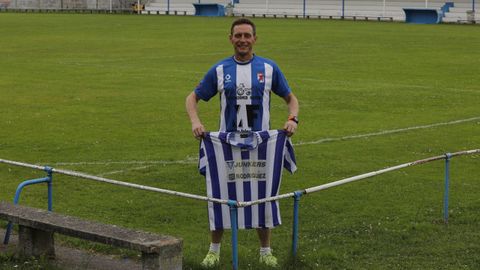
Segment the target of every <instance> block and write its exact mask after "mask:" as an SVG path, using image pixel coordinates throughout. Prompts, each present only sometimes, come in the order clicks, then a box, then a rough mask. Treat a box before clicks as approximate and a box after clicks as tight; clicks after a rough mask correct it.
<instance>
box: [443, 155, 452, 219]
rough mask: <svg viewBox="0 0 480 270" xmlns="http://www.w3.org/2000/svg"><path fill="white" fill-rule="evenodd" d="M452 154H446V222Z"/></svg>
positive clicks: (444, 212)
mask: <svg viewBox="0 0 480 270" xmlns="http://www.w3.org/2000/svg"><path fill="white" fill-rule="evenodd" d="M451 157H452V154H450V153H446V154H445V193H444V196H443V220H444V222H445V224H447V223H448V191H449V185H450V183H449V182H450V158H451Z"/></svg>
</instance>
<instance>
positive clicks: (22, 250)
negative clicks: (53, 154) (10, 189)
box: [0, 202, 182, 270]
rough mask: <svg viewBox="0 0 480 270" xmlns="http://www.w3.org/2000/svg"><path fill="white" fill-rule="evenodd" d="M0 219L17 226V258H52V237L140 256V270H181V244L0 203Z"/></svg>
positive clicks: (164, 237) (177, 241) (171, 240)
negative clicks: (99, 245)
mask: <svg viewBox="0 0 480 270" xmlns="http://www.w3.org/2000/svg"><path fill="white" fill-rule="evenodd" d="M0 219H5V220H8V221H11V222H13V223H15V224H18V225H19V240H18V253H19V255H21V256H27V257H30V256H46V257H48V258H54V257H55V250H54V240H53V233H60V234H64V235H67V236H72V237H76V238H81V239H85V240H89V241H94V242H99V243H103V244H107V245H112V246H116V247H121V248H127V249H132V250H136V251H140V252H141V253H142V269H149V270H150V269H179V270H180V269H182V240H181V239H178V238H174V237H172V236H165V235H156V234H153V233H148V232H142V231H135V230H130V229H125V228H121V227H117V226H115V225H108V224H101V223H97V222H92V221H86V220H82V219H79V218H76V217H71V216H66V215H62V214H58V213H54V212H48V211H45V210H41V209H36V208H30V207H25V206H19V205H14V204H11V203H6V202H0Z"/></svg>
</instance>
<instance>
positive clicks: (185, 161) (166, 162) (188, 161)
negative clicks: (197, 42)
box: [54, 116, 480, 174]
mask: <svg viewBox="0 0 480 270" xmlns="http://www.w3.org/2000/svg"><path fill="white" fill-rule="evenodd" d="M476 120H480V116H478V117H472V118H466V119H459V120H454V121H450V122H441V123H435V124H430V125H423V126H413V127H407V128H400V129H391V130H382V131H379V132H372V133H365V134H357V135H349V136H343V137H334V138H324V139H320V140H315V141H310V142H298V143H295V144H294V145H295V146H302V145H310V144H321V143H326V142H335V141H345V140H352V139H359V138H368V137H373V136H381V135H386V134H394V133H401V132H406V131H410V130H417V129H428V128H433V127H440V126H448V125H455V124H461V123H466V122H472V121H476ZM197 162H198V158H195V157H190V156H188V157H187V158H186V159H183V160H149V161H148V160H147V161H138V160H130V161H103V162H102V161H93V162H88V161H87V162H57V163H54V165H65V166H67V165H71V166H75V165H115V164H132V165H133V164H137V165H142V164H150V165H157V164H160V165H171V164H195V163H197ZM138 168H142V167H138ZM134 169H135V168H134ZM120 172H122V171H118V172H110V173H107V174H114V173H120Z"/></svg>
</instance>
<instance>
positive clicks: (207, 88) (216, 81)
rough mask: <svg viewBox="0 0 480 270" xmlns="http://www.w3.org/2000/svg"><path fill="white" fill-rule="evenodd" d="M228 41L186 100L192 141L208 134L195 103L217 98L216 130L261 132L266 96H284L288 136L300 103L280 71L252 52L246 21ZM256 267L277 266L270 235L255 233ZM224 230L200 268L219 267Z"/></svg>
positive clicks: (266, 117) (214, 235)
mask: <svg viewBox="0 0 480 270" xmlns="http://www.w3.org/2000/svg"><path fill="white" fill-rule="evenodd" d="M229 39H230V42H231V43H232V45H233V49H234V56H232V57H229V58H226V59H224V60H222V61H220V62H219V63H217V64H216V65H214V66H213V67H212V68H211V69H210V70H209V71H208V72H207V74H206V75H205V77H204V78H203V80H202V81H201V82H200V84H199V85H198V86H197V87H196V89H195V90H194V91H193V92H192V93H191V94H190V95H189V96H188V97H187V99H186V109H187V113H188V115H189V117H190V121H191V124H192V132H193V136H194V137H195V138H197V139H201V137H202V136H203V134H204V132H206V129H205V127H204V126H203V124H202V122H201V121H200V118H199V116H198V109H197V103H198V101H199V100H200V99H202V100H204V101H208V100H209V99H210V98H212V97H213V96H215V95H216V94H217V93H219V94H220V100H221V102H220V103H221V108H220V110H221V115H220V131H226V132H231V131H262V130H268V129H270V123H269V121H270V92H271V91H273V92H274V93H275V94H276V95H278V96H280V97H282V98H283V99H284V100H285V102H286V104H287V107H288V111H289V116H288V118H287V121H286V122H285V124H284V126H283V129H284V130H285V131H286V132H287V135H288V136H292V135H293V134H294V133H295V131H296V129H297V124H298V118H297V117H298V110H299V106H298V100H297V98H296V97H295V96H294V95H293V93H292V92H291V90H290V87H289V86H288V83H287V80H286V79H285V77H284V75H283V73H282V72H281V71H280V69H279V68H278V66H277V65H276V64H275V63H274V62H273V61H271V60H269V59H265V58H262V57H259V56H257V55H255V54H254V53H253V46H254V45H255V43H256V41H257V36H256V27H255V24H254V23H253V22H252V21H250V20H248V19H244V18H242V19H238V20H236V21H234V22H233V23H232V26H231V28H230V36H229ZM257 234H258V237H259V239H260V245H261V247H260V262H261V263H263V264H266V265H267V266H271V267H276V266H277V259H276V258H275V257H274V256H273V255H272V252H271V249H270V237H271V231H270V229H269V228H258V229H257ZM222 235H223V230H215V231H212V232H211V243H210V249H209V252H208V254H207V256H206V257H205V259H204V260H203V261H202V266H204V267H207V268H208V267H213V266H215V265H217V264H218V263H219V258H220V243H221V239H222Z"/></svg>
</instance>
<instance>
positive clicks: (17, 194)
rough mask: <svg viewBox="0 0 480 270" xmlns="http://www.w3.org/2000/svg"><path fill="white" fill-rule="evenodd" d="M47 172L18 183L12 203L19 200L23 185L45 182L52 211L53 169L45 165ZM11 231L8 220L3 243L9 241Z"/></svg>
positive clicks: (5, 243) (49, 206)
mask: <svg viewBox="0 0 480 270" xmlns="http://www.w3.org/2000/svg"><path fill="white" fill-rule="evenodd" d="M44 170H45V171H46V172H47V175H48V176H47V177H44V178H38V179H32V180H26V181H23V182H22V183H20V185H18V187H17V190H16V192H15V197H14V198H13V203H14V204H18V201H19V200H20V194H21V193H22V190H23V188H24V187H26V186H29V185H34V184H40V183H47V186H48V211H52V173H53V170H52V168H50V167H48V166H46V167H45V169H44ZM11 232H12V222H8V224H7V228H6V231H5V238H4V239H3V244H4V245H7V244H8V242H9V241H10V234H11Z"/></svg>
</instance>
